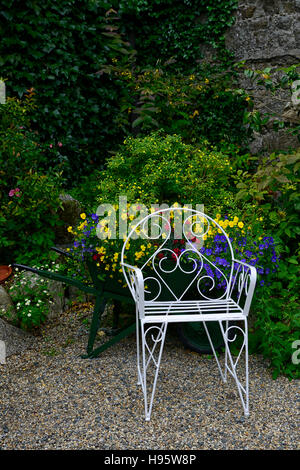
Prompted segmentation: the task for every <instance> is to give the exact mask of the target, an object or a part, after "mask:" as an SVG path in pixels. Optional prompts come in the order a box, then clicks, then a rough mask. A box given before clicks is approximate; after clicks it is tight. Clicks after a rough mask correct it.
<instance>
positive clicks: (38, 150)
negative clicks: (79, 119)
mask: <svg viewBox="0 0 300 470" xmlns="http://www.w3.org/2000/svg"><path fill="white" fill-rule="evenodd" d="M32 106H33V103H32V99H30V100H28V101H27V102H25V103H21V102H20V101H19V100H17V99H8V100H7V103H6V104H2V105H0V164H1V166H0V237H1V245H0V258H1V262H2V263H3V262H7V263H12V262H18V263H23V264H24V263H26V262H27V261H29V260H33V259H35V260H36V261H37V260H38V259H39V260H41V259H46V258H47V256H48V250H49V248H50V246H51V245H53V244H54V240H55V226H57V225H58V224H59V218H58V209H59V206H60V200H59V194H60V191H61V175H60V174H59V171H58V170H57V171H55V170H54V169H53V170H52V171H49V170H48V171H46V168H47V161H48V158H49V153H50V155H53V157H56V155H57V151H56V150H55V149H50V148H47V147H46V146H44V145H42V144H40V143H39V141H38V139H37V135H36V134H35V133H33V132H32V130H31V129H30V128H29V127H28V126H29V121H28V115H27V113H28V108H29V109H30V108H31V107H32Z"/></svg>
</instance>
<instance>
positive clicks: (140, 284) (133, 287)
mask: <svg viewBox="0 0 300 470" xmlns="http://www.w3.org/2000/svg"><path fill="white" fill-rule="evenodd" d="M121 266H122V269H123V273H124V276H125V279H126V282H127V285H128V287H129V289H130V292H131V294H132V297H133V298H134V300H135V302H136V303H137V305H138V308H139V311H140V312H143V310H144V276H143V273H142V271H141V270H140V268H137V267H136V266H131V265H130V264H127V263H122V262H121Z"/></svg>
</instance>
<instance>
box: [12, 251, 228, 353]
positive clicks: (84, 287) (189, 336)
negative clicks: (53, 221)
mask: <svg viewBox="0 0 300 470" xmlns="http://www.w3.org/2000/svg"><path fill="white" fill-rule="evenodd" d="M51 249H52V250H54V251H55V252H57V253H58V254H60V255H64V256H67V257H69V258H73V255H72V254H70V253H69V252H67V251H65V250H64V249H61V248H58V247H52V248H51ZM11 266H12V267H13V268H19V269H21V270H25V271H30V272H32V273H35V274H38V275H39V276H41V277H45V278H48V279H51V280H54V281H58V282H62V283H64V284H67V285H70V286H74V287H77V288H78V289H79V290H81V291H82V292H85V293H86V294H91V295H94V296H95V305H94V311H93V316H92V320H91V324H90V329H89V337H88V342H87V347H86V354H84V355H82V358H84V359H87V358H94V357H97V356H99V355H100V354H101V353H102V352H103V351H105V350H106V349H107V348H109V347H110V346H112V345H113V344H115V343H118V342H119V341H121V340H122V339H123V338H125V337H126V336H128V335H130V334H132V333H133V332H134V331H135V329H136V321H135V317H134V321H133V322H132V323H131V324H130V325H129V326H126V327H124V328H120V327H119V313H120V309H119V308H115V309H114V312H113V326H112V328H111V330H110V332H109V334H110V336H111V338H110V339H109V340H108V341H106V342H105V343H104V344H102V345H101V346H98V347H94V345H95V340H96V337H97V333H98V331H99V329H100V328H101V327H102V325H101V320H102V316H103V312H104V309H105V306H106V304H107V302H108V301H109V300H114V301H115V302H116V303H117V304H118V303H121V302H124V303H127V304H132V306H134V302H133V299H132V296H131V294H130V292H129V289H128V288H127V287H126V288H124V287H121V286H120V285H119V284H118V283H117V282H115V281H113V280H112V279H109V280H105V281H103V280H101V279H99V277H98V270H97V268H96V265H95V263H94V262H92V261H86V266H87V269H88V273H89V277H90V280H91V282H90V283H89V284H86V283H84V282H82V281H80V280H78V279H76V278H75V279H74V278H71V277H68V276H66V275H65V274H62V273H59V272H52V271H46V270H42V269H37V268H33V267H30V266H26V265H23V264H16V263H13V264H12V265H11ZM209 328H210V335H211V337H212V338H213V342H214V345H215V350H216V351H217V350H220V349H221V348H222V347H223V346H224V342H223V338H222V334H221V331H220V328H219V325H218V323H217V322H210V325H209ZM177 333H178V336H179V338H180V340H181V341H182V343H183V344H184V345H185V346H186V347H187V348H189V349H191V350H193V351H196V352H198V353H200V354H210V353H211V352H212V350H211V347H210V344H209V341H208V339H207V335H206V333H205V331H204V328H203V326H202V325H201V324H199V325H198V324H197V323H180V324H178V326H177Z"/></svg>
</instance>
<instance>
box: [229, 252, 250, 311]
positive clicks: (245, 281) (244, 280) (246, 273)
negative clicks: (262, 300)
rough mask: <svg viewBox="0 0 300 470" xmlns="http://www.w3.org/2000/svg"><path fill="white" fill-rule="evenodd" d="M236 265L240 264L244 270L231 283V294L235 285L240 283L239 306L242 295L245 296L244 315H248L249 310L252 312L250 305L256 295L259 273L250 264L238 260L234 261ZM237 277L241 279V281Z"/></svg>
mask: <svg viewBox="0 0 300 470" xmlns="http://www.w3.org/2000/svg"><path fill="white" fill-rule="evenodd" d="M232 261H233V262H234V263H238V264H239V265H241V266H242V270H240V272H239V274H238V276H235V277H234V279H232V281H231V286H230V292H232V290H233V288H234V285H235V284H236V283H237V282H239V283H240V284H239V286H238V291H239V296H238V302H237V303H238V304H239V302H240V300H241V295H242V293H244V294H245V296H246V300H245V304H244V308H243V310H244V314H245V315H248V313H249V310H250V305H251V302H252V297H253V293H254V288H255V285H256V279H257V271H256V268H255V267H254V266H251V265H250V264H248V263H245V262H244V261H240V260H238V259H234V258H233V260H232ZM237 277H240V278H239V280H238V279H237Z"/></svg>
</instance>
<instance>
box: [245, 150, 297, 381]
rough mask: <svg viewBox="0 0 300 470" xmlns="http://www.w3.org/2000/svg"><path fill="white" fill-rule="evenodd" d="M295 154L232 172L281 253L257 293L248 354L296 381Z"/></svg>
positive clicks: (258, 221)
mask: <svg viewBox="0 0 300 470" xmlns="http://www.w3.org/2000/svg"><path fill="white" fill-rule="evenodd" d="M299 162H300V154H299V150H298V151H294V152H293V153H291V154H279V155H276V154H272V155H270V156H266V157H263V158H262V159H261V161H260V163H259V164H258V166H257V169H256V171H255V172H249V171H247V172H242V171H238V172H237V180H239V182H238V183H237V187H238V189H239V192H238V193H237V198H238V201H243V203H244V204H246V205H245V206H244V207H245V212H247V213H248V215H249V218H250V219H252V220H254V222H255V223H256V226H257V225H260V226H263V227H264V229H265V230H268V231H271V233H273V234H274V239H275V243H276V245H277V251H278V252H279V253H280V261H279V265H278V271H277V272H276V274H274V275H273V277H272V279H271V282H270V283H268V284H267V283H266V284H265V285H264V286H263V287H262V289H260V290H259V291H257V293H256V295H255V298H254V304H253V309H252V310H253V312H254V314H255V322H254V325H253V331H252V335H251V343H250V344H251V345H252V346H251V347H252V351H256V352H257V351H259V352H261V353H263V354H264V356H265V357H266V358H268V359H269V360H270V364H271V366H272V369H273V374H274V377H276V376H277V375H278V374H281V373H285V374H287V375H288V376H289V377H299V366H297V364H293V363H292V361H291V355H292V352H293V351H292V343H293V341H295V340H299V339H300V316H299V310H300V309H299V304H300V299H299V242H298V235H299V232H300V229H299V221H300V220H299V209H300V205H299V192H298V186H299V166H300V163H299Z"/></svg>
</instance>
